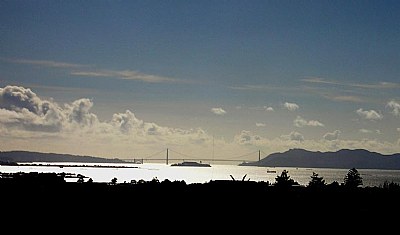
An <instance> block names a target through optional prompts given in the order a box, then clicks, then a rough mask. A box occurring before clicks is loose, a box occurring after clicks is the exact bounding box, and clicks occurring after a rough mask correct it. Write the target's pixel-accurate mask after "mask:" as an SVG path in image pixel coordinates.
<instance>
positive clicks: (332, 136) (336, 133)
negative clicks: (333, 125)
mask: <svg viewBox="0 0 400 235" xmlns="http://www.w3.org/2000/svg"><path fill="white" fill-rule="evenodd" d="M341 133H342V132H341V131H339V130H335V131H334V132H328V133H326V134H325V135H324V136H323V138H324V140H328V141H333V140H337V139H339V135H340V134H341Z"/></svg>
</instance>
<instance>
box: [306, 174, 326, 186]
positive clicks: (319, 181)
mask: <svg viewBox="0 0 400 235" xmlns="http://www.w3.org/2000/svg"><path fill="white" fill-rule="evenodd" d="M325 185H326V183H325V180H324V177H319V176H318V174H317V173H315V172H313V174H312V176H311V180H310V182H308V187H314V188H321V187H324V186H325Z"/></svg>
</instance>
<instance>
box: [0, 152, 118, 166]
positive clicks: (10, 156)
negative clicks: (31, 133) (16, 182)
mask: <svg viewBox="0 0 400 235" xmlns="http://www.w3.org/2000/svg"><path fill="white" fill-rule="evenodd" d="M0 162H94V163H123V162H125V161H123V160H120V159H118V158H114V159H110V158H101V157H92V156H79V155H72V154H58V153H40V152H30V151H5V152H0Z"/></svg>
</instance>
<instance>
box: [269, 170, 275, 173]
mask: <svg viewBox="0 0 400 235" xmlns="http://www.w3.org/2000/svg"><path fill="white" fill-rule="evenodd" d="M267 173H276V170H267Z"/></svg>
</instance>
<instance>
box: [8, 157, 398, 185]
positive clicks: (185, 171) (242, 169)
mask: <svg viewBox="0 0 400 235" xmlns="http://www.w3.org/2000/svg"><path fill="white" fill-rule="evenodd" d="M36 164H37V163H36ZM42 164H44V165H48V164H50V165H53V164H57V165H60V164H61V163H42ZM62 164H63V165H75V167H68V166H65V167H63V168H61V167H58V166H0V172H4V173H14V172H55V173H62V172H65V173H72V174H82V175H84V176H87V177H89V178H92V179H93V181H94V182H110V181H111V179H112V178H114V177H116V178H117V183H122V182H124V181H126V182H130V181H131V180H140V179H143V180H146V181H147V180H152V179H153V178H155V177H157V178H158V179H159V180H160V181H162V180H164V179H169V180H171V181H174V180H184V181H185V182H186V183H205V182H208V181H210V180H231V179H232V178H231V177H230V175H232V176H233V177H234V178H235V179H236V180H242V178H243V177H244V176H245V175H246V178H245V179H246V180H247V179H250V180H253V181H269V182H270V183H274V182H275V177H276V176H277V175H280V173H281V172H282V171H283V170H284V169H286V170H288V171H289V176H290V177H291V178H292V179H293V180H295V181H297V182H298V183H300V184H301V185H307V184H308V182H309V181H310V179H311V178H310V176H311V175H312V173H313V172H315V173H317V174H318V175H319V176H322V177H324V179H325V181H326V182H327V183H331V182H333V181H337V182H339V183H342V182H343V179H344V177H345V175H346V174H347V172H348V170H349V169H330V168H293V167H269V168H267V167H252V166H236V165H212V167H172V166H170V165H166V164H165V163H164V164H161V163H144V164H133V163H128V164H110V163H107V164H102V163H76V162H75V163H62ZM76 165H105V166H130V167H137V168H118V167H113V168H101V167H85V166H82V167H80V166H79V167H76ZM357 170H358V171H359V173H360V175H361V177H363V186H380V185H382V184H383V183H384V182H385V180H386V181H388V182H392V181H393V182H395V183H399V184H400V170H371V169H357ZM271 171H275V172H271ZM67 181H76V178H70V179H67Z"/></svg>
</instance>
